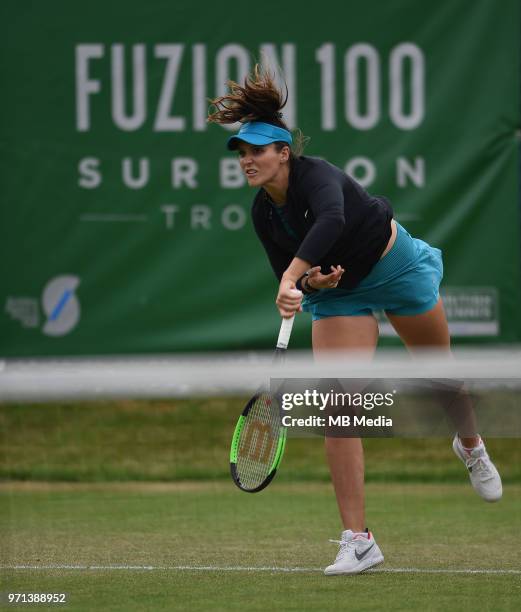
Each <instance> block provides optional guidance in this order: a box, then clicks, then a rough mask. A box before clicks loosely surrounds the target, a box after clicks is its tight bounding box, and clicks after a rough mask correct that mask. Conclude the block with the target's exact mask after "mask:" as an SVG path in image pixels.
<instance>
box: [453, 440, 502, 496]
mask: <svg viewBox="0 0 521 612" xmlns="http://www.w3.org/2000/svg"><path fill="white" fill-rule="evenodd" d="M452 448H453V449H454V452H455V453H456V455H457V456H458V457H459V458H460V459H461V460H462V461H463V463H464V464H465V466H466V468H467V470H468V471H469V476H470V482H471V483H472V486H473V487H474V490H475V491H476V493H477V494H478V495H479V496H480V497H482V498H483V499H484V500H485V501H488V502H495V501H498V500H500V499H501V496H502V495H503V487H502V485H501V476H500V475H499V472H498V471H497V469H496V466H495V465H494V464H493V463H492V461H491V460H490V457H489V456H488V453H487V449H486V448H485V444H484V443H483V440H481V438H480V441H479V445H478V446H476V447H475V448H473V449H471V450H467V449H465V448H463V445H462V444H461V440H460V438H459V435H458V434H456V435H455V436H454V440H453V442H452Z"/></svg>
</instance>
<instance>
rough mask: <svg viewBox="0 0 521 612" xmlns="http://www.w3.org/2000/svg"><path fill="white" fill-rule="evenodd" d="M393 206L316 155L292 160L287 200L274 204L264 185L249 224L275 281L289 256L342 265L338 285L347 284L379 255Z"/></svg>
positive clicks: (366, 270) (346, 286) (348, 286)
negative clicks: (261, 247) (262, 248)
mask: <svg viewBox="0 0 521 612" xmlns="http://www.w3.org/2000/svg"><path fill="white" fill-rule="evenodd" d="M392 218H393V210H392V207H391V204H390V203H389V201H388V200H387V199H386V198H384V197H382V196H372V195H370V194H369V193H368V192H367V191H365V190H364V189H363V188H362V187H361V186H360V185H359V184H358V183H357V182H356V181H355V180H353V179H352V178H350V177H349V176H347V175H346V174H345V173H344V172H343V171H342V170H340V169H339V168H337V167H336V166H334V165H333V164H330V163H329V162H327V161H325V160H323V159H319V158H316V157H305V156H302V157H298V158H294V159H292V161H291V165H290V173H289V186H288V192H287V201H286V204H285V205H284V206H282V207H280V206H279V207H276V206H275V204H273V203H272V202H271V200H270V198H269V196H268V194H267V192H266V191H265V190H264V189H260V190H259V191H258V193H257V195H256V196H255V200H254V202H253V207H252V219H253V226H254V228H255V231H256V232H257V235H258V237H259V238H260V240H261V242H262V244H263V246H264V249H265V250H266V253H267V255H268V258H269V260H270V263H271V266H272V268H273V271H274V272H275V275H276V276H277V278H278V279H279V280H280V279H281V277H282V274H283V273H284V271H285V270H286V269H287V267H288V266H289V264H290V262H291V260H292V259H293V258H294V257H299V258H301V259H304V260H305V261H308V262H309V263H310V264H311V265H312V266H317V265H320V266H321V268H322V273H323V274H329V273H330V272H331V269H330V266H332V265H333V266H337V265H341V266H342V267H343V268H344V269H345V272H344V274H343V276H342V278H341V280H340V283H339V285H338V286H339V287H342V288H344V289H352V288H354V287H356V285H358V283H359V282H360V281H361V280H362V279H363V278H364V277H365V276H367V274H369V272H370V271H371V268H372V267H373V266H374V265H375V263H376V262H377V261H378V260H379V259H380V257H381V255H382V253H383V251H384V250H385V247H386V246H387V243H388V242H389V238H390V237H391V219H392Z"/></svg>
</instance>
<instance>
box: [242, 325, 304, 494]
mask: <svg viewBox="0 0 521 612" xmlns="http://www.w3.org/2000/svg"><path fill="white" fill-rule="evenodd" d="M294 320H295V316H293V317H291V318H290V319H282V324H281V326H280V332H279V338H278V340H277V348H276V349H275V357H274V361H275V363H280V362H281V361H282V360H283V358H284V355H285V353H286V350H287V348H288V343H289V338H290V336H291V329H292V328H293V321H294ZM285 445H286V428H285V427H283V425H282V423H281V407H280V402H279V399H278V398H277V396H276V395H275V394H273V393H269V392H267V391H259V392H257V393H256V394H255V395H254V396H253V397H252V398H251V399H250V401H249V402H248V403H247V404H246V407H245V408H244V410H243V411H242V414H241V416H240V417H239V420H238V421H237V425H236V426H235V431H234V433H233V438H232V445H231V449H230V471H231V475H232V479H233V482H234V483H235V484H236V485H237V486H238V487H239V489H241V491H246V492H247V493H257V491H262V489H264V488H265V487H267V486H268V485H269V483H270V482H271V481H272V480H273V477H274V476H275V474H276V473H277V468H278V467H279V465H280V462H281V459H282V455H283V454H284V447H285Z"/></svg>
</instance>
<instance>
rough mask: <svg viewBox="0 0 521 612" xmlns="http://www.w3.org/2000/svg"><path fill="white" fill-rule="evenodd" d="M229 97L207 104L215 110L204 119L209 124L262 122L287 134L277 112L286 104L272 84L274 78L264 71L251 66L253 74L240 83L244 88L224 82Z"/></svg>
mask: <svg viewBox="0 0 521 612" xmlns="http://www.w3.org/2000/svg"><path fill="white" fill-rule="evenodd" d="M228 87H229V88H230V93H229V94H227V95H225V96H220V97H219V98H215V100H211V104H212V105H213V106H214V107H215V109H216V110H214V111H213V112H211V113H210V114H209V115H208V121H209V122H211V123H235V122H236V121H240V122H241V123H247V122H249V121H263V122H264V123H271V124H272V125H276V126H277V127H281V128H284V129H285V130H288V131H289V128H288V126H287V125H286V124H285V123H284V121H283V120H282V113H281V112H280V111H281V110H282V109H283V108H284V106H285V105H286V102H287V100H288V90H287V88H286V93H285V95H283V94H282V92H281V91H280V89H279V88H278V87H277V85H276V83H275V78H274V76H273V75H272V74H270V73H269V72H268V71H264V70H262V69H261V67H260V66H259V64H255V67H254V69H253V73H252V74H251V75H248V76H247V77H246V78H245V79H244V85H239V84H238V83H236V82H235V81H228Z"/></svg>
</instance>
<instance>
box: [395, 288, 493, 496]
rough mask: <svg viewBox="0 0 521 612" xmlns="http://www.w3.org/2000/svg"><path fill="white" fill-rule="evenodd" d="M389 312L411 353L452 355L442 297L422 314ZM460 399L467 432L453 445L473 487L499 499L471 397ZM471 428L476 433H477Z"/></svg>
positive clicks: (460, 417) (491, 466)
mask: <svg viewBox="0 0 521 612" xmlns="http://www.w3.org/2000/svg"><path fill="white" fill-rule="evenodd" d="M386 314H387V318H388V319H389V321H390V322H391V325H392V326H393V327H394V329H395V330H396V332H397V333H398V335H399V336H400V338H401V339H402V341H403V342H404V344H405V346H406V347H407V349H408V350H409V352H410V353H411V354H413V355H414V354H415V352H418V351H420V350H422V349H423V350H425V349H436V350H441V351H446V352H447V357H448V358H450V356H451V354H450V335H449V327H448V324H447V319H446V317H445V311H444V309H443V303H442V301H441V298H440V299H439V300H438V303H437V304H436V305H435V306H434V308H432V309H431V310H429V311H427V312H424V313H421V314H417V315H396V314H391V313H386ZM458 398H459V399H458V407H457V409H458V413H459V414H458V419H460V421H461V422H464V423H465V424H466V426H465V435H462V436H461V437H460V435H459V433H456V435H455V437H454V440H453V443H452V447H453V449H454V452H455V453H456V455H457V456H458V457H459V458H460V459H461V461H462V462H463V463H464V464H465V466H466V467H467V469H468V471H469V476H470V480H471V482H472V486H473V487H474V489H475V491H476V492H477V493H478V495H480V496H481V497H482V498H483V499H484V500H486V501H491V502H492V501H498V500H499V499H501V495H502V485H501V478H500V476H499V473H498V471H497V469H496V467H495V466H494V464H493V463H492V461H491V460H490V457H489V456H488V453H487V450H486V448H485V444H484V443H483V440H482V439H481V437H480V436H479V435H478V434H477V425H476V420H475V413H474V409H473V406H472V403H471V399H470V397H469V396H468V394H467V393H465V392H464V391H461V392H460V394H459V396H458ZM469 431H472V432H474V435H472V434H470V433H469ZM460 432H463V429H460Z"/></svg>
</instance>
